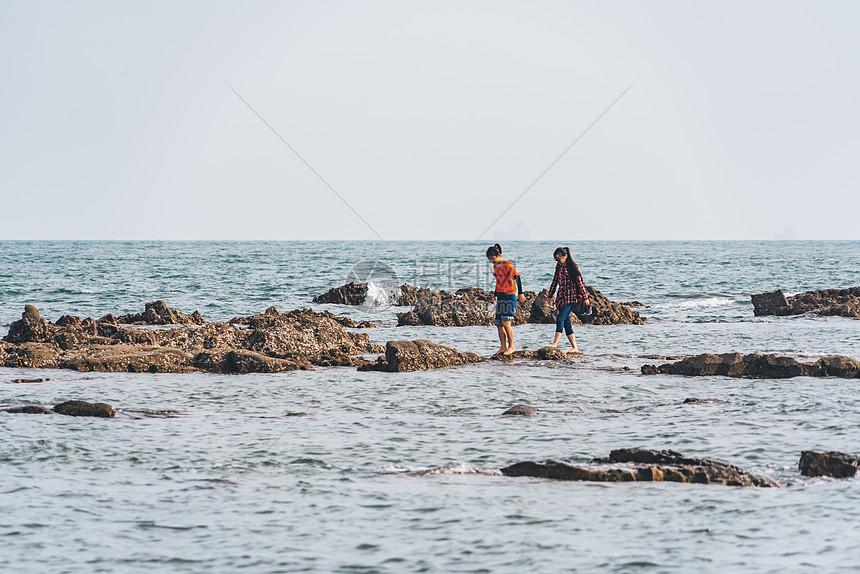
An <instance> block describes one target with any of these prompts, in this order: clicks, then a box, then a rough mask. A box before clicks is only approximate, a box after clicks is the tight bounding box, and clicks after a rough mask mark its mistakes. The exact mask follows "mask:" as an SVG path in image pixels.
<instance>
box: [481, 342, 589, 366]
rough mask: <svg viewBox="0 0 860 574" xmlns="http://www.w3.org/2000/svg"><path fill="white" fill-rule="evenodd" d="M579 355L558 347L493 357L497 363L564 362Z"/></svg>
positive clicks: (527, 350)
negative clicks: (526, 361)
mask: <svg viewBox="0 0 860 574" xmlns="http://www.w3.org/2000/svg"><path fill="white" fill-rule="evenodd" d="M576 355H577V353H568V352H567V351H564V350H563V349H559V348H558V347H549V346H547V347H541V348H540V349H526V350H520V351H514V352H513V353H511V354H510V355H501V354H500V355H493V356H492V358H493V359H494V360H497V361H505V362H511V361H513V360H515V359H534V360H537V361H562V360H564V359H569V358H571V357H575V356H576Z"/></svg>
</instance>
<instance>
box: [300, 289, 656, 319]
mask: <svg viewBox="0 0 860 574" xmlns="http://www.w3.org/2000/svg"><path fill="white" fill-rule="evenodd" d="M367 289H368V286H367V283H348V284H347V285H343V286H341V287H335V288H334V289H331V290H329V291H328V292H327V293H325V294H323V295H319V296H317V297H314V302H315V303H338V304H341V305H363V304H364V302H365V299H366V298H367ZM586 289H587V290H588V295H589V297H590V299H591V304H592V306H593V308H594V310H593V313H592V315H590V316H583V317H577V316H576V315H575V314H571V316H570V320H571V322H572V323H574V324H582V323H583V322H586V323H589V324H593V325H617V324H634V325H641V324H643V323H644V322H645V318H644V317H642V316H640V315H639V313H637V312H636V311H632V310H631V309H629V308H627V307H625V306H623V305H621V304H620V303H616V302H614V301H610V300H609V299H608V298H606V297H605V296H604V295H603V293H601V292H600V291H598V290H596V289H594V288H593V287H586ZM523 295H525V298H526V300H525V302H523V303H519V304H517V310H516V312H515V314H514V324H515V325H522V324H525V323H555V318H556V308H555V304H554V303H553V301H552V299H549V298H548V296H547V295H548V293H547V290H546V289H544V290H542V291H540V292H539V293H535V292H533V291H526V292H524V293H523ZM492 301H493V293H492V292H489V291H485V290H484V289H480V288H478V287H465V288H463V289H459V290H457V291H456V292H454V293H452V292H450V291H444V290H443V291H431V290H430V289H426V288H424V287H414V286H412V285H408V284H404V285H401V287H400V293H399V294H395V296H394V302H395V303H396V304H397V305H401V306H412V307H414V308H413V309H412V310H411V311H407V312H404V313H398V314H397V324H398V325H399V326H420V325H434V326H440V327H466V326H473V325H491V324H492V323H493V319H492V318H491V317H489V316H488V315H487V307H488V305H489V304H490V303H492Z"/></svg>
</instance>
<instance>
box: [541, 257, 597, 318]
mask: <svg viewBox="0 0 860 574" xmlns="http://www.w3.org/2000/svg"><path fill="white" fill-rule="evenodd" d="M574 265H575V264H574ZM556 287H558V297H556V298H555V306H556V307H557V308H558V309H561V308H562V307H564V306H565V305H567V304H569V303H579V302H582V304H583V305H589V302H588V291H586V290H585V284H584V283H583V282H582V275H580V274H578V273H577V275H576V280H574V281H571V280H570V275H569V274H568V272H567V265H562V264H560V263H556V265H555V275H554V276H553V278H552V284H551V285H550V286H549V296H550V297H552V296H553V294H555V288H556Z"/></svg>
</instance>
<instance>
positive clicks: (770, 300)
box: [752, 289, 791, 317]
mask: <svg viewBox="0 0 860 574" xmlns="http://www.w3.org/2000/svg"><path fill="white" fill-rule="evenodd" d="M752 304H753V313H755V315H756V317H758V316H759V315H790V314H791V313H790V311H791V309H790V308H789V306H788V300H787V299H786V298H785V294H784V293H783V292H782V289H779V290H777V291H773V292H771V293H759V294H758V295H753V296H752Z"/></svg>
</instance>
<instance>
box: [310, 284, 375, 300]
mask: <svg viewBox="0 0 860 574" xmlns="http://www.w3.org/2000/svg"><path fill="white" fill-rule="evenodd" d="M366 299H367V283H347V284H346V285H343V286H341V287H335V288H334V289H329V290H328V292H326V293H324V294H322V295H319V296H317V297H314V299H313V302H314V303H335V304H338V305H364V301H365V300H366Z"/></svg>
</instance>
